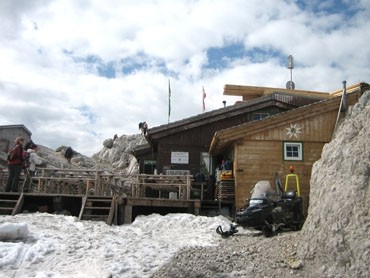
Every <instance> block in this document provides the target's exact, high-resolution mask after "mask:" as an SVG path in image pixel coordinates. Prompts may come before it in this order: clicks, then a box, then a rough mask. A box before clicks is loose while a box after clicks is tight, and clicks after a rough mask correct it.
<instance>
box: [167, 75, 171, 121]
mask: <svg viewBox="0 0 370 278" xmlns="http://www.w3.org/2000/svg"><path fill="white" fill-rule="evenodd" d="M170 116H171V83H170V79H168V123H170Z"/></svg>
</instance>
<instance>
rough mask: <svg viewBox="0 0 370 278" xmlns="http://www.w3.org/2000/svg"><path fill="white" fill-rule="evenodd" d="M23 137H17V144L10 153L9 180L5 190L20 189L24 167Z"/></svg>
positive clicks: (15, 190) (14, 190) (16, 190)
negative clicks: (20, 177)
mask: <svg viewBox="0 0 370 278" xmlns="http://www.w3.org/2000/svg"><path fill="white" fill-rule="evenodd" d="M23 142H24V138H23V137H17V138H16V139H15V145H14V146H13V147H12V148H11V149H10V151H9V154H8V180H7V182H6V187H5V192H11V191H12V192H18V191H19V186H18V183H19V176H20V175H21V172H22V169H23V161H24V158H23Z"/></svg>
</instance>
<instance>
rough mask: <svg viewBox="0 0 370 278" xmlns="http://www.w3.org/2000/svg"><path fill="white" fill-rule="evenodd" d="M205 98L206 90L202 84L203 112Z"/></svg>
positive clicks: (204, 109)
mask: <svg viewBox="0 0 370 278" xmlns="http://www.w3.org/2000/svg"><path fill="white" fill-rule="evenodd" d="M205 98H206V91H205V90H204V86H202V100H203V113H204V112H205V111H206V103H205Z"/></svg>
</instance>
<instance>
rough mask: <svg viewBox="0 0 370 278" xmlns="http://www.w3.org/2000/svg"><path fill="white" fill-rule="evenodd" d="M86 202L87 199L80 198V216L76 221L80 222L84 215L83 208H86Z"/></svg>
mask: <svg viewBox="0 0 370 278" xmlns="http://www.w3.org/2000/svg"><path fill="white" fill-rule="evenodd" d="M86 201H87V197H86V196H84V197H82V204H81V210H80V215H79V216H78V220H81V218H82V215H83V213H84V210H85V206H86Z"/></svg>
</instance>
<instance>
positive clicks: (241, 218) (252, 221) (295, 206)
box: [235, 181, 304, 237]
mask: <svg viewBox="0 0 370 278" xmlns="http://www.w3.org/2000/svg"><path fill="white" fill-rule="evenodd" d="M277 190H278V191H277V192H272V190H271V186H270V183H269V182H268V181H259V182H257V184H256V185H255V187H254V189H253V191H252V196H251V198H250V199H249V200H247V201H248V203H247V205H246V206H245V207H244V208H243V209H241V210H240V211H239V212H237V213H236V215H235V220H236V223H237V224H238V225H239V226H242V227H252V228H255V229H257V230H260V231H262V233H263V234H264V235H265V236H266V237H270V236H273V235H276V234H277V233H278V232H282V231H287V230H293V231H297V230H300V229H301V228H302V225H303V222H304V215H303V199H302V197H299V196H297V193H296V192H295V191H288V192H284V191H283V190H282V187H281V184H280V185H279V184H277ZM279 191H280V192H279Z"/></svg>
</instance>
